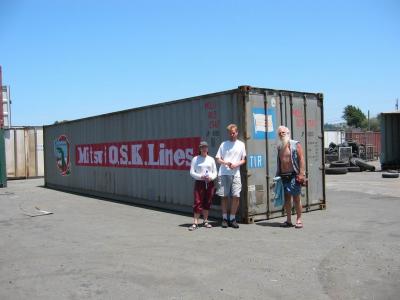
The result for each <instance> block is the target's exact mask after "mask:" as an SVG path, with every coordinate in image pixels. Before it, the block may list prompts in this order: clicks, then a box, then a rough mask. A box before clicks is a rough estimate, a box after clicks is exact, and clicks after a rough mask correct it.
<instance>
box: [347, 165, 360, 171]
mask: <svg viewBox="0 0 400 300" xmlns="http://www.w3.org/2000/svg"><path fill="white" fill-rule="evenodd" d="M347 171H349V172H361V168H360V167H357V166H356V167H347Z"/></svg>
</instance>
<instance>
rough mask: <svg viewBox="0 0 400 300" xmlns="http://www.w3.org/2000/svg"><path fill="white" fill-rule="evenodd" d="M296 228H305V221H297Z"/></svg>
mask: <svg viewBox="0 0 400 300" xmlns="http://www.w3.org/2000/svg"><path fill="white" fill-rule="evenodd" d="M294 228H297V229H300V228H303V223H301V222H299V223H296V225H294Z"/></svg>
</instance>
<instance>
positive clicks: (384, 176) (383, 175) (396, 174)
mask: <svg viewBox="0 0 400 300" xmlns="http://www.w3.org/2000/svg"><path fill="white" fill-rule="evenodd" d="M382 178H399V173H382Z"/></svg>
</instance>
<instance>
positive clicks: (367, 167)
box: [354, 158, 375, 172]
mask: <svg viewBox="0 0 400 300" xmlns="http://www.w3.org/2000/svg"><path fill="white" fill-rule="evenodd" d="M354 161H355V164H356V165H357V166H359V167H360V168H361V169H365V170H368V171H372V172H374V171H375V167H374V166H373V165H370V164H369V163H367V162H366V161H365V160H362V159H361V158H355V159H354Z"/></svg>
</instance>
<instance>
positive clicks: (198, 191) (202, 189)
mask: <svg viewBox="0 0 400 300" xmlns="http://www.w3.org/2000/svg"><path fill="white" fill-rule="evenodd" d="M214 192H215V187H214V182H213V181H210V182H208V183H207V187H206V183H205V182H204V181H200V180H196V181H195V183H194V203H193V211H194V212H195V213H196V214H201V212H202V211H203V209H205V210H209V209H210V207H211V201H212V198H213V197H214Z"/></svg>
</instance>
